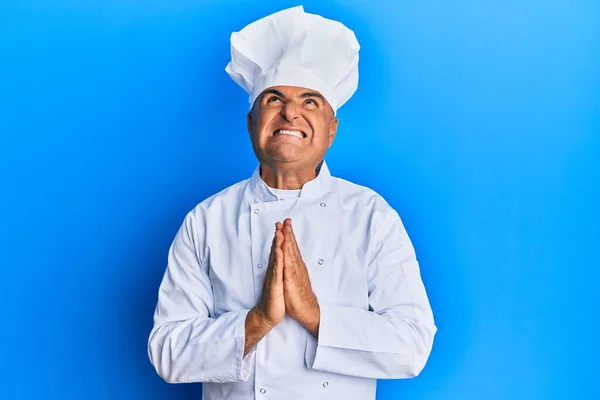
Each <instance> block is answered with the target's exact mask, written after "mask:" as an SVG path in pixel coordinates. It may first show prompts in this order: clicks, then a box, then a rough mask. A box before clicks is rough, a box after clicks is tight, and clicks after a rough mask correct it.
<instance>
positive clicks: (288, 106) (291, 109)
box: [281, 101, 298, 122]
mask: <svg viewBox="0 0 600 400" xmlns="http://www.w3.org/2000/svg"><path fill="white" fill-rule="evenodd" d="M281 115H282V116H283V118H285V119H286V120H287V121H289V122H292V121H294V120H295V119H296V118H298V106H297V105H296V104H294V103H293V102H291V101H289V102H287V103H285V105H284V106H283V108H282V109H281Z"/></svg>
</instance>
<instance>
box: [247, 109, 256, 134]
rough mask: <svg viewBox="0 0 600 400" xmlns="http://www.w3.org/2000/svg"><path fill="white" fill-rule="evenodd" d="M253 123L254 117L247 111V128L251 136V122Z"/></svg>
mask: <svg viewBox="0 0 600 400" xmlns="http://www.w3.org/2000/svg"><path fill="white" fill-rule="evenodd" d="M253 123H254V117H253V116H252V111H248V117H247V129H248V134H249V135H250V136H252V124H253Z"/></svg>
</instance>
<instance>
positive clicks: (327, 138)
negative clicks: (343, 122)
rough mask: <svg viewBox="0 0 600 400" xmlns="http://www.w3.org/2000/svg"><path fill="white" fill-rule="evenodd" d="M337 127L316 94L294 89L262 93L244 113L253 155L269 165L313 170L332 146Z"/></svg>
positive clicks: (333, 118) (328, 109)
mask: <svg viewBox="0 0 600 400" xmlns="http://www.w3.org/2000/svg"><path fill="white" fill-rule="evenodd" d="M337 124H338V120H337V118H336V117H335V116H334V114H333V109H332V108H331V106H330V105H329V103H328V102H327V101H326V100H325V98H324V97H323V96H322V95H321V94H320V93H318V92H316V91H314V90H310V89H306V88H301V87H296V86H273V87H271V88H268V89H266V90H264V91H263V92H262V93H261V95H260V96H258V97H257V98H256V101H255V102H254V105H253V106H252V109H251V110H250V112H249V113H248V132H249V133H250V138H251V140H252V147H253V148H254V153H255V154H256V157H257V158H258V159H259V161H261V162H266V163H267V164H269V165H270V164H272V163H273V162H275V163H289V164H291V165H294V166H298V167H304V166H312V167H315V166H316V165H317V164H318V163H319V162H320V161H321V160H322V159H323V157H324V156H325V153H326V152H327V149H328V148H329V146H331V144H332V143H333V139H334V138H335V133H336V130H337Z"/></svg>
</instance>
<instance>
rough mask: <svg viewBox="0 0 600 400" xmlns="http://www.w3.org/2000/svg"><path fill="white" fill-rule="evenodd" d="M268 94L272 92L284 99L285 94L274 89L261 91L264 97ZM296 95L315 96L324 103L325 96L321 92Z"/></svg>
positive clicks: (302, 96)
mask: <svg viewBox="0 0 600 400" xmlns="http://www.w3.org/2000/svg"><path fill="white" fill-rule="evenodd" d="M268 94H274V95H276V96H279V97H281V98H282V99H285V95H284V94H283V93H281V92H280V91H279V90H276V89H267V90H265V91H264V92H263V93H262V96H263V97H265V96H267V95H268ZM298 97H300V98H301V99H306V98H308V97H316V98H318V99H320V100H321V101H322V102H323V103H325V97H323V95H322V94H321V93H317V92H305V93H302V94H301V95H300V96H298Z"/></svg>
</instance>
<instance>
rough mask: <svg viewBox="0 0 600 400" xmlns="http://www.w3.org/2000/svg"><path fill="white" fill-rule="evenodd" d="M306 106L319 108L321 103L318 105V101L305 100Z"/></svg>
mask: <svg viewBox="0 0 600 400" xmlns="http://www.w3.org/2000/svg"><path fill="white" fill-rule="evenodd" d="M304 104H308V105H310V106H314V107H317V106H318V105H319V103H317V101H316V100H315V99H306V100H304Z"/></svg>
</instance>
